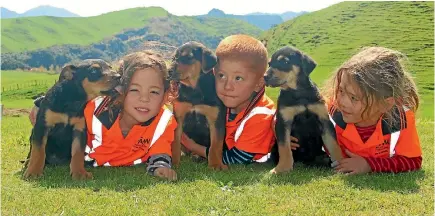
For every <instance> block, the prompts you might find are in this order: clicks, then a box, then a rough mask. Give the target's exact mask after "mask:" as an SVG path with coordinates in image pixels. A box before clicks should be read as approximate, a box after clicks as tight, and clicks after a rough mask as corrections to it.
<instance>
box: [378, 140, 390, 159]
mask: <svg viewBox="0 0 435 216" xmlns="http://www.w3.org/2000/svg"><path fill="white" fill-rule="evenodd" d="M389 152H390V140H384V142H382V143H381V144H378V145H377V146H376V147H375V155H382V154H386V153H387V154H388V153H389Z"/></svg>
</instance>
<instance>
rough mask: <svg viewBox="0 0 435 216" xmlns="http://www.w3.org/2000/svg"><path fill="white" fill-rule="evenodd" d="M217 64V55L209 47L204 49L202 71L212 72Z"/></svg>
mask: <svg viewBox="0 0 435 216" xmlns="http://www.w3.org/2000/svg"><path fill="white" fill-rule="evenodd" d="M216 64H217V57H216V55H215V54H214V53H213V52H212V51H211V50H209V49H207V48H205V49H203V50H202V71H204V73H208V72H210V71H211V70H212V69H213V68H214V66H216Z"/></svg>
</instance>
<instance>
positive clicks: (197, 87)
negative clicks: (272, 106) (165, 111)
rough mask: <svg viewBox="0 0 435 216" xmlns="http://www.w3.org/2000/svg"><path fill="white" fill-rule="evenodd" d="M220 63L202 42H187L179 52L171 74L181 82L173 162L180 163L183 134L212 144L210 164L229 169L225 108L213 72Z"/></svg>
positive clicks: (205, 144) (175, 106)
mask: <svg viewBox="0 0 435 216" xmlns="http://www.w3.org/2000/svg"><path fill="white" fill-rule="evenodd" d="M216 64H217V58H216V55H215V54H213V52H212V51H211V50H209V49H207V48H206V47H205V46H204V45H203V44H200V43H198V42H188V43H185V44H183V45H182V46H180V47H179V48H178V49H177V50H176V51H175V55H174V58H173V61H172V65H171V67H170V69H169V76H170V77H171V79H172V80H173V81H176V82H178V83H179V85H178V98H177V99H176V100H175V102H174V114H175V118H176V119H177V123H178V127H177V129H176V131H175V140H174V144H173V145H172V157H173V158H172V161H173V163H174V164H175V165H178V164H179V163H180V155H181V135H182V134H183V132H184V133H186V135H187V136H188V137H189V138H191V139H193V140H194V141H195V142H196V143H199V144H201V145H204V146H206V147H207V146H209V147H210V149H209V154H208V165H209V167H211V168H213V169H217V170H220V169H227V166H226V165H224V164H223V163H222V148H223V142H224V139H225V114H226V109H225V106H224V104H223V103H222V101H220V99H219V98H218V96H217V93H216V88H215V77H214V75H213V73H210V71H211V70H212V69H213V67H214V66H215V65H216Z"/></svg>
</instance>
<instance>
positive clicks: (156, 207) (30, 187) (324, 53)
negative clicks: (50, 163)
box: [1, 2, 434, 215]
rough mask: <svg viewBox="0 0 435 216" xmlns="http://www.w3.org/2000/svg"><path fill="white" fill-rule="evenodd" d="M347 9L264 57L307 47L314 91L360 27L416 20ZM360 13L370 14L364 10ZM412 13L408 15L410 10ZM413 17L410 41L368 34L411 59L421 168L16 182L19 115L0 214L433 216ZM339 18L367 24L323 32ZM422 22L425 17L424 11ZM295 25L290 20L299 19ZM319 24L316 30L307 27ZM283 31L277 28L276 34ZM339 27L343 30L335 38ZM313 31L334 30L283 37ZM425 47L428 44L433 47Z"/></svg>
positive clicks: (425, 56)
mask: <svg viewBox="0 0 435 216" xmlns="http://www.w3.org/2000/svg"><path fill="white" fill-rule="evenodd" d="M353 4H362V3H341V4H338V5H335V6H332V7H330V8H327V9H325V10H321V11H318V12H314V13H312V14H310V17H309V18H307V16H305V15H304V16H302V17H301V18H300V19H301V20H302V21H304V20H305V21H304V25H305V26H301V27H298V28H295V29H294V30H292V31H290V29H288V30H286V31H283V30H282V31H281V30H280V31H281V32H279V34H282V37H281V36H280V35H279V34H278V32H275V33H274V36H273V38H274V40H273V41H270V40H269V45H270V44H271V47H269V51H271V50H273V49H276V48H277V47H278V46H280V43H281V42H282V43H284V42H285V43H288V41H289V40H290V39H289V38H290V37H291V38H292V39H294V41H296V42H297V44H296V45H297V47H301V49H302V50H305V49H307V50H308V51H307V52H308V53H309V54H310V55H313V56H314V58H315V59H316V60H317V62H318V63H319V67H318V68H317V69H316V70H315V72H314V73H313V76H312V77H313V79H314V80H315V81H316V82H317V83H319V85H322V81H323V80H324V78H325V77H327V76H328V75H329V74H330V73H331V71H332V70H333V69H334V68H335V67H337V66H338V65H339V64H340V63H341V62H342V61H344V59H346V58H348V57H349V56H350V55H351V54H352V53H353V52H354V51H355V50H354V49H356V48H357V47H359V46H360V45H365V44H366V43H367V40H368V39H367V37H369V38H370V37H371V36H368V34H363V33H364V31H366V27H367V26H372V27H373V26H374V25H375V22H379V23H380V26H382V25H381V24H382V23H384V21H385V20H386V19H387V18H388V19H393V20H394V19H396V18H397V17H399V18H401V19H400V20H402V21H404V20H409V21H407V22H410V23H414V21H415V20H414V18H412V19H411V18H409V19H405V15H404V14H405V12H403V14H402V13H396V14H394V13H392V12H391V11H389V10H390V9H391V8H395V10H399V11H402V10H405V11H408V12H409V11H411V9H409V8H412V7H411V6H409V4H411V3H397V2H395V3H391V5H395V4H403V5H405V6H406V7H404V6H403V5H402V6H403V7H402V6H401V7H393V6H391V7H388V8H385V7H386V6H385V5H384V3H369V5H368V6H366V7H354V6H352V5H353ZM372 4H373V5H374V6H373V5H372ZM422 4H428V5H429V6H431V7H432V11H433V3H422ZM408 6H409V7H408ZM331 8H332V9H334V8H335V9H334V10H332V9H331ZM367 8H369V9H370V10H368V11H367V12H366V13H363V12H364V11H365V10H367ZM376 8H379V9H382V11H383V12H385V13H386V14H387V15H388V16H387V17H385V16H384V17H382V14H380V13H376V14H378V15H379V16H381V18H379V19H378V18H377V17H374V16H372V14H373V13H374V12H376V10H375V9H376ZM389 8H390V9H389ZM417 9H418V10H419V7H417ZM417 9H415V8H412V11H414V10H417ZM420 9H421V8H420ZM418 10H417V12H415V13H408V12H407V13H406V16H409V17H413V16H420V15H421V17H420V18H419V20H420V21H419V25H416V26H414V27H413V26H409V28H410V29H411V30H409V31H410V32H408V34H409V35H410V36H409V37H405V35H408V34H405V33H404V32H396V33H397V34H398V36H397V37H395V36H394V35H393V34H391V33H389V32H390V31H393V32H394V31H398V29H400V26H401V25H403V22H399V23H398V24H397V25H394V26H393V27H394V29H393V30H390V31H387V30H385V29H384V30H382V29H380V30H379V32H381V31H383V32H384V35H381V33H379V32H378V33H377V30H376V29H373V30H372V32H373V34H374V36H373V38H371V39H373V41H376V42H377V43H380V45H382V44H383V43H385V44H387V42H386V41H390V45H391V46H392V47H393V48H395V46H396V47H398V48H400V47H403V49H401V50H402V51H404V52H405V53H406V54H408V56H410V62H411V63H412V62H414V63H413V65H412V68H413V71H414V75H415V77H416V80H417V85H418V87H419V89H420V93H421V97H422V99H423V104H422V106H421V109H420V110H419V111H418V119H417V129H418V133H419V137H420V142H421V146H422V149H423V167H422V170H420V171H417V172H411V173H401V174H367V175H360V176H345V175H341V174H334V173H333V172H332V171H331V170H327V169H314V168H307V167H304V166H302V165H300V164H296V167H295V170H294V171H293V172H291V173H289V174H285V175H279V176H271V175H269V174H268V171H269V170H270V169H271V168H272V166H271V165H270V164H255V165H248V166H231V169H230V170H229V171H227V172H213V171H210V170H208V169H207V166H206V164H204V163H195V162H192V161H191V160H190V159H189V158H183V159H182V166H181V167H180V168H178V169H176V171H177V173H178V176H179V180H178V181H176V182H173V183H169V182H166V181H161V180H158V179H156V178H154V177H151V176H149V175H147V174H146V173H145V167H143V166H139V167H123V168H107V167H105V168H93V169H89V170H90V171H91V172H92V173H93V175H94V179H93V180H91V181H87V182H75V181H72V180H70V178H69V176H68V166H60V167H48V168H46V170H45V175H44V176H43V177H42V178H41V179H39V180H36V181H23V180H22V179H21V178H20V176H21V167H22V165H21V163H20V162H19V161H20V160H23V159H24V158H25V157H26V156H27V153H28V150H29V142H28V138H29V135H30V130H31V125H30V123H29V121H28V119H27V116H21V117H9V116H7V117H5V116H3V117H2V119H1V120H2V125H1V130H2V138H1V139H2V140H1V141H2V142H1V143H2V144H1V149H2V151H1V158H2V165H1V166H2V169H1V170H2V172H1V181H2V182H1V183H2V184H1V185H2V186H1V189H2V193H1V201H2V206H1V212H2V214H4V215H104V214H106V215H133V214H136V215H144V214H145V215H162V214H165V215H433V213H434V212H433V209H434V193H433V189H434V188H433V187H434V184H433V182H434V145H433V143H434V130H433V128H434V120H433V112H434V109H433V90H430V89H426V88H425V87H428V86H429V85H430V84H431V82H432V87H433V56H430V55H429V54H431V55H433V47H432V48H429V49H423V50H422V51H421V50H420V51H418V50H417V51H413V50H412V48H413V47H416V48H418V47H419V44H420V43H421V42H422V41H423V43H430V42H428V41H429V38H430V37H432V39H433V26H428V25H427V23H426V22H425V20H426V19H425V18H427V16H423V15H422V13H423V12H421V11H418ZM325 11H326V12H325ZM342 13H356V14H357V16H356V17H355V19H356V18H357V17H360V16H363V15H365V14H366V17H363V18H364V19H363V18H360V20H359V22H358V23H361V22H363V21H364V23H362V25H356V24H357V23H345V24H346V25H344V24H340V25H339V24H334V23H336V22H338V21H337V20H332V21H329V23H328V24H329V25H326V23H323V22H324V20H328V18H330V19H341V18H333V16H338V17H340V16H342ZM316 14H317V15H316ZM367 14H368V15H367ZM317 16H319V17H317ZM431 16H432V20H433V12H432V15H431ZM186 19H187V18H186ZM371 19H375V20H371ZM298 20H299V19H297V20H296V21H295V22H299V21H298ZM310 20H311V22H308V21H310ZM365 20H368V21H365ZM2 21H3V20H2ZM319 22H320V23H321V24H322V25H318V26H316V25H317V24H316V23H319ZM346 22H347V21H346ZM2 24H3V23H2ZM288 24H289V23H286V24H284V25H282V26H279V27H277V28H284V27H286V25H288ZM315 24H316V25H315ZM192 25H195V24H194V23H193V24H192ZM350 25H351V26H350ZM295 26H296V24H293V27H295ZM355 26H359V27H358V28H359V29H361V30H357V28H356V27H355ZM396 26H399V27H396ZM419 26H420V27H419ZM421 26H423V27H421ZM293 27H292V28H293ZM351 27H352V28H351ZM387 27H388V26H387ZM390 27H391V26H390ZM192 28H194V26H192ZM340 28H342V31H339V30H340ZM418 28H421V29H418ZM388 29H391V28H388ZM320 30H325V31H326V30H328V31H329V30H330V31H331V32H332V31H335V33H334V34H331V35H330V36H329V38H331V40H332V39H333V40H334V41H333V43H332V42H331V43H332V44H330V45H328V44H319V45H316V46H312V45H311V43H303V41H302V40H300V39H298V37H297V35H291V34H293V33H291V32H294V34H298V35H299V34H301V35H302V33H303V32H304V31H306V32H310V34H311V33H313V32H315V31H318V32H319V33H321V32H322V31H320ZM272 31H273V30H272ZM275 31H278V30H275ZM353 31H354V32H355V35H353V33H352V34H351V33H350V32H353ZM419 31H422V32H424V33H421V32H419ZM338 32H344V33H346V34H347V35H353V37H357V36H358V37H360V38H361V40H360V41H359V42H358V40H356V39H354V38H353V37H350V36H349V37H347V36H346V34H343V35H344V38H346V40H344V39H340V37H338V36H337V34H338ZM358 32H359V33H358ZM414 33H416V34H417V33H418V34H419V37H421V38H423V39H422V41H420V42H418V41H419V40H417V38H416V37H417V36H415V37H414V36H412V35H413V34H414ZM381 36H382V37H381ZM384 36H385V37H384ZM393 36H394V37H393ZM399 36H400V38H403V40H401V39H400V38H399ZM405 40H406V41H405ZM274 41H276V42H274ZM321 41H323V40H321ZM396 41H397V42H396ZM399 42H400V43H399ZM320 43H323V42H320ZM431 43H432V44H433V40H432V42H431ZM334 44H336V46H335V45H334ZM387 45H388V44H387ZM393 45H394V46H393ZM308 48H309V49H308ZM415 71H418V72H415ZM1 75H2V86H14V85H16V84H17V83H18V84H20V83H26V82H28V81H31V80H49V81H52V80H53V79H56V78H57V76H54V75H47V74H41V73H24V72H17V71H9V72H8V71H2V74H1ZM47 88H48V86H39V87H37V88H35V87H32V86H28V87H24V88H22V89H20V90H13V91H9V92H2V103H3V104H5V107H6V108H14V107H15V108H28V107H30V106H31V105H32V100H31V99H29V97H30V98H31V96H34V95H36V94H38V93H39V92H41V91H42V92H44V91H45V90H46V89H47ZM267 94H268V95H269V96H270V97H271V98H272V99H274V100H276V98H277V95H278V90H277V89H267ZM431 99H432V100H431Z"/></svg>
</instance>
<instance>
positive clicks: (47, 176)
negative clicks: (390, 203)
mask: <svg viewBox="0 0 435 216" xmlns="http://www.w3.org/2000/svg"><path fill="white" fill-rule="evenodd" d="M272 168H273V165H272V164H271V163H264V164H250V165H246V166H244V165H233V166H231V167H230V169H229V170H227V171H212V170H210V169H209V168H208V167H207V164H206V163H203V162H193V161H192V160H191V159H190V158H186V157H184V158H182V163H181V166H180V167H179V168H177V169H176V172H177V175H178V180H177V181H175V182H167V181H165V180H160V179H158V178H156V177H152V176H150V175H148V174H147V173H146V171H145V165H139V166H135V167H98V168H87V170H88V171H89V172H91V173H92V174H93V179H92V180H88V181H73V180H72V179H71V178H70V176H69V166H57V167H46V168H45V170H44V176H43V177H41V178H40V179H37V180H31V182H32V183H34V184H35V185H36V186H40V187H45V188H92V190H93V191H94V192H98V191H99V190H100V189H102V188H105V189H110V190H114V191H130V190H136V189H141V188H147V187H152V186H154V185H158V184H175V185H177V184H186V183H191V182H196V181H201V180H203V181H210V182H214V183H216V184H217V185H218V186H225V185H231V186H244V185H255V184H259V183H261V184H266V185H303V184H306V183H309V182H311V181H314V180H316V179H320V178H326V177H328V176H331V175H333V174H334V173H333V172H332V170H329V169H320V168H309V167H306V166H304V165H301V164H295V169H294V170H293V171H292V172H290V173H286V174H280V175H272V174H269V171H270V170H271V169H272ZM22 173H23V171H20V172H17V173H15V175H16V176H17V177H19V178H20V177H21V175H22Z"/></svg>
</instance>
